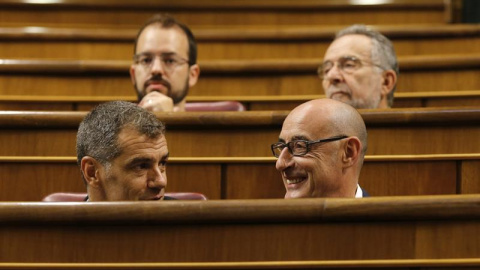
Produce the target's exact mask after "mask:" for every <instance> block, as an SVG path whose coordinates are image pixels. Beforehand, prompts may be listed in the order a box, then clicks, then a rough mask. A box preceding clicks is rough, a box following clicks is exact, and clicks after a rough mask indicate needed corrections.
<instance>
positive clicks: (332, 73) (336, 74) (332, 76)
mask: <svg viewBox="0 0 480 270" xmlns="http://www.w3.org/2000/svg"><path fill="white" fill-rule="evenodd" d="M325 80H328V81H329V82H330V83H336V82H340V81H342V80H343V73H342V69H341V68H340V66H339V65H338V64H334V65H333V66H332V68H330V70H329V71H328V72H327V73H326V74H325Z"/></svg>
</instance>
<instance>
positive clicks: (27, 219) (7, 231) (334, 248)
mask: <svg viewBox="0 0 480 270" xmlns="http://www.w3.org/2000/svg"><path fill="white" fill-rule="evenodd" d="M479 204H480V197H479V196H478V195H453V196H452V195H450V196H419V197H412V196H409V197H379V198H365V199H303V200H283V199H278V200H228V201H224V200H222V201H190V202H189V201H182V202H176V201H170V202H144V203H138V202H137V203H135V202H117V203H38V202H37V203H27V202H19V203H0V239H2V241H0V250H2V252H1V253H0V261H1V262H3V264H2V265H1V266H3V267H7V266H17V267H19V268H20V269H25V268H21V267H22V264H23V263H25V264H26V266H27V267H32V264H35V263H36V264H38V263H49V264H53V263H61V264H60V265H58V266H62V265H63V266H64V267H65V266H67V267H68V265H65V264H66V263H71V264H76V263H113V266H116V267H121V266H122V264H123V263H128V264H126V265H124V268H123V269H126V268H125V266H134V268H133V269H147V268H148V269H152V268H151V267H155V266H157V267H162V266H163V268H159V269H212V268H205V267H208V266H210V267H212V266H215V264H214V263H232V264H235V266H237V267H239V268H235V269H250V267H249V265H248V263H252V264H253V265H252V268H253V269H259V268H260V269H265V268H263V267H262V266H261V264H260V263H267V264H269V266H268V265H267V269H278V267H279V266H283V265H287V264H288V263H291V262H293V263H294V265H295V264H296V265H297V266H298V267H299V269H305V268H308V264H309V263H310V264H313V265H314V266H315V264H316V267H318V268H319V267H320V266H329V265H328V264H330V267H331V268H333V266H334V265H333V264H335V263H337V264H338V265H336V266H337V267H342V266H345V267H346V269H349V268H351V267H353V266H354V264H356V263H359V261H365V263H368V262H371V263H373V264H372V265H370V268H368V267H367V265H366V264H362V263H361V262H360V265H361V266H362V268H363V269H365V268H367V269H371V268H372V267H373V266H379V267H381V269H389V267H392V269H399V268H400V269H424V268H423V267H426V268H425V269H444V268H442V267H446V268H450V269H451V267H452V266H453V267H454V266H455V263H457V264H458V266H460V267H461V268H460V269H469V268H465V267H467V266H472V267H475V266H476V267H478V265H479V260H478V259H475V258H478V255H479V254H480V246H479V243H480V241H479V234H478V228H479V226H480V215H479V211H478V210H479V209H478V208H479ZM152 243H154V244H152ZM435 260H439V261H438V262H437V263H435ZM447 260H451V261H447ZM402 261H403V263H402ZM428 262H430V263H432V265H428ZM141 263H155V264H154V265H150V264H143V268H141V267H142V264H141ZM181 263H183V264H181ZM187 263H194V264H193V265H189V264H187ZM200 263H203V264H200ZM276 263H277V264H278V265H279V266H277V265H275V264H276ZM382 263H383V264H382ZM389 263H390V264H391V265H389ZM449 263H450V264H449ZM71 264H70V267H72V268H73V267H74V266H75V265H71ZM302 264H304V265H303V266H302ZM342 264H343V265H342ZM47 265H48V264H47ZM195 265H196V266H197V267H199V268H193V267H192V266H195ZM44 266H46V265H44ZM52 266H53V265H52ZM79 266H80V267H82V265H79ZM86 266H87V265H83V267H86ZM97 266H100V265H97ZM189 266H191V267H192V268H188V267H189ZM202 266H203V268H201V267H202ZM216 266H217V267H215V268H213V269H223V268H222V264H216ZM223 266H227V267H233V265H230V266H229V265H225V264H223ZM242 266H243V267H242ZM255 266H256V267H257V268H255ZM395 266H396V267H395ZM432 266H436V268H435V267H433V268H432ZM185 267H187V268H185ZM268 267H270V268H268ZM287 267H288V266H287ZM342 268H343V269H345V268H344V267H342ZM3 269H5V268H3ZM10 269H11V268H10ZM17 269H18V268H17ZM27 269H31V268H27ZM75 269H78V268H75ZM80 269H85V268H80ZM114 269H115V268H114ZM153 269H155V268H153ZM226 269H233V268H226ZM287 269H288V268H287ZM297 269H298V268H297ZM327 269H328V268H327ZM454 269H459V268H454ZM470 269H472V268H470Z"/></svg>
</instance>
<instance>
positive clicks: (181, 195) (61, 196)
mask: <svg viewBox="0 0 480 270" xmlns="http://www.w3.org/2000/svg"><path fill="white" fill-rule="evenodd" d="M165 196H168V197H172V198H174V199H177V200H203V201H205V200H207V197H206V196H205V195H203V194H202V193H196V192H166V193H165ZM86 197H87V193H82V192H56V193H52V194H50V195H48V196H46V197H45V198H43V199H42V201H43V202H83V201H84V200H85V198H86Z"/></svg>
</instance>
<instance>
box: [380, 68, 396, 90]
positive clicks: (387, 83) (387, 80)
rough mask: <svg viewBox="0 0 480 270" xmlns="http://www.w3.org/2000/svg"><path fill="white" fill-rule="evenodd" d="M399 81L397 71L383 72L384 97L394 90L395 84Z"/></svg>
mask: <svg viewBox="0 0 480 270" xmlns="http://www.w3.org/2000/svg"><path fill="white" fill-rule="evenodd" d="M396 83H397V73H395V71H393V70H391V69H390V70H387V71H384V72H383V83H382V97H386V96H388V94H389V93H390V92H392V91H393V88H394V87H395V84H396Z"/></svg>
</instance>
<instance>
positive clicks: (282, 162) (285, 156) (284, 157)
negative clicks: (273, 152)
mask: <svg viewBox="0 0 480 270" xmlns="http://www.w3.org/2000/svg"><path fill="white" fill-rule="evenodd" d="M292 165H293V155H292V154H291V153H290V152H289V150H288V148H287V147H285V148H284V149H283V150H282V152H280V155H279V156H278V159H277V163H276V164H275V167H276V168H277V170H278V171H283V170H285V169H287V168H289V167H291V166H292Z"/></svg>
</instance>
